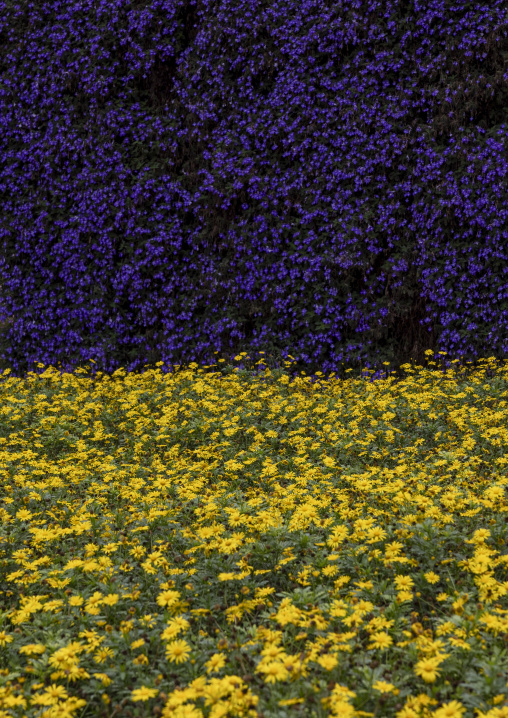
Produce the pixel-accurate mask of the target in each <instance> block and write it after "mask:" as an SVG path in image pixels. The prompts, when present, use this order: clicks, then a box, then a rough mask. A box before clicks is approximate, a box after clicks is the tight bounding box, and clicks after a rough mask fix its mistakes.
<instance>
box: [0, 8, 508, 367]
mask: <svg viewBox="0 0 508 718" xmlns="http://www.w3.org/2000/svg"><path fill="white" fill-rule="evenodd" d="M507 20H508V8H507V6H506V3H505V2H504V1H503V0H489V2H475V3H470V2H464V0H425V2H423V1H422V0H411V1H410V2H400V0H392V1H390V0H363V1H360V0H336V1H332V0H298V2H294V0H143V2H139V1H138V0H131V2H126V1H125V0H107V1H106V0H96V2H94V3H87V2H83V0H61V1H59V0H51V2H42V1H41V2H37V3H35V2H28V3H27V2H25V1H24V0H0V160H1V161H0V196H1V204H2V220H1V222H0V246H1V247H2V251H1V256H0V283H1V286H2V291H1V295H0V321H4V322H5V321H9V322H10V323H9V324H8V330H7V331H4V332H3V334H2V336H0V357H1V358H2V360H4V361H8V362H9V365H10V366H12V367H13V368H14V370H15V372H17V373H18V374H19V375H20V373H22V372H24V371H26V370H29V369H32V368H33V363H34V362H42V363H43V364H45V365H49V364H52V365H54V366H56V365H57V364H58V363H60V365H63V368H64V369H65V370H68V371H69V370H72V368H73V367H75V366H77V365H78V364H82V363H83V362H86V361H88V360H93V361H94V362H95V364H94V370H102V371H104V372H107V373H109V372H112V371H114V370H115V369H117V368H118V367H121V366H123V367H124V368H125V369H126V370H127V371H134V370H138V369H139V368H140V367H141V366H145V365H148V364H153V363H154V362H156V361H159V360H163V361H164V362H166V363H168V364H170V363H171V364H181V363H186V362H190V361H196V362H199V363H210V361H214V359H215V358H216V355H217V353H218V352H222V353H223V355H226V356H234V355H235V354H236V353H238V352H240V351H247V352H255V351H259V350H263V351H267V352H271V351H273V352H276V353H278V354H279V355H280V356H281V357H286V356H287V355H288V354H290V355H291V356H293V357H295V358H297V359H298V362H299V363H300V364H299V365H300V366H306V367H307V368H310V370H311V371H313V370H315V369H317V368H319V369H321V370H322V371H324V372H325V373H326V372H329V371H335V372H340V369H341V366H342V365H343V364H344V362H346V363H351V362H362V363H364V364H366V365H367V366H370V362H374V365H375V366H377V365H379V364H380V363H381V362H383V361H386V360H388V361H390V360H393V359H394V358H395V359H398V360H401V359H404V360H405V358H406V357H408V356H409V355H410V354H411V355H415V356H417V357H418V356H421V355H422V353H423V352H424V350H425V349H428V348H431V349H433V350H436V351H437V350H440V351H445V352H447V353H448V355H449V356H457V357H458V356H462V357H463V356H465V357H467V358H469V359H474V358H475V357H482V356H496V357H500V356H502V355H503V354H505V353H506V351H507V349H508V331H507V329H508V321H507V319H508V281H507V279H506V278H505V275H506V272H507V271H508V263H507V256H506V249H505V247H506V246H507V239H508V232H507V221H506V220H507V217H508V203H507V201H506V200H507V167H508V156H507V136H508V126H507V124H506V119H507V116H506V112H507V108H508V92H507V79H508V69H507V67H506V64H507V63H506V58H507V57H508V54H507V53H508V25H507ZM418 353H419V354H418Z"/></svg>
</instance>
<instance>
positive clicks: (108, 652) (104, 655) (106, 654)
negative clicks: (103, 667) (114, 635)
mask: <svg viewBox="0 0 508 718" xmlns="http://www.w3.org/2000/svg"><path fill="white" fill-rule="evenodd" d="M114 655H115V652H114V651H113V650H112V649H111V648H100V649H99V650H98V651H97V653H95V654H94V657H93V659H94V661H95V662H96V663H104V661H106V660H107V659H108V658H111V657H112V656H114Z"/></svg>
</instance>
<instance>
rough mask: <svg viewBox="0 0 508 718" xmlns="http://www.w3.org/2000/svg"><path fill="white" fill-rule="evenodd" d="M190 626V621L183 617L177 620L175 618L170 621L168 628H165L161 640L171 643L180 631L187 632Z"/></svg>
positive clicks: (178, 617)
mask: <svg viewBox="0 0 508 718" xmlns="http://www.w3.org/2000/svg"><path fill="white" fill-rule="evenodd" d="M189 626H190V623H189V621H187V620H186V619H185V618H182V616H177V617H176V618H173V620H171V621H168V625H167V628H165V629H164V630H163V632H162V633H161V638H162V640H163V641H170V640H171V639H172V638H174V637H175V636H177V635H178V634H179V633H180V631H186V630H187V629H188V628H189Z"/></svg>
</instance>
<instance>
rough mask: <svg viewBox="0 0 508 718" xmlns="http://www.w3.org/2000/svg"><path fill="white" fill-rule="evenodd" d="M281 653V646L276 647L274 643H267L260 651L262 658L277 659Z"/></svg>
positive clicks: (282, 650) (282, 651)
mask: <svg viewBox="0 0 508 718" xmlns="http://www.w3.org/2000/svg"><path fill="white" fill-rule="evenodd" d="M283 653H284V649H283V648H282V647H281V646H277V645H276V644H275V643H268V644H267V645H266V646H265V647H264V648H263V650H262V651H261V655H262V656H263V658H277V657H278V656H280V655H281V654H283Z"/></svg>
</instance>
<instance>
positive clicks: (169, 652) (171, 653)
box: [166, 641, 191, 663]
mask: <svg viewBox="0 0 508 718" xmlns="http://www.w3.org/2000/svg"><path fill="white" fill-rule="evenodd" d="M190 650H191V649H190V646H189V644H188V643H187V641H172V643H168V645H167V646H166V658H167V659H168V660H169V661H171V663H184V662H185V661H186V660H187V659H188V657H189V654H190Z"/></svg>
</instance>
